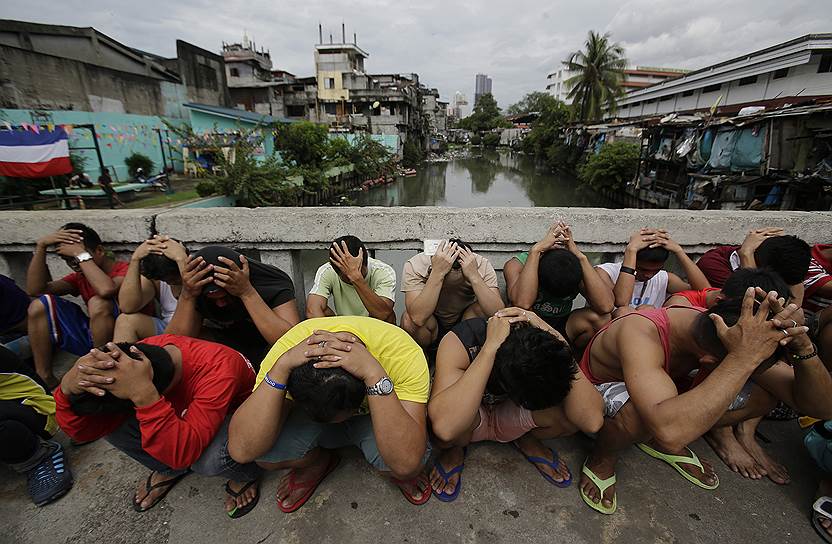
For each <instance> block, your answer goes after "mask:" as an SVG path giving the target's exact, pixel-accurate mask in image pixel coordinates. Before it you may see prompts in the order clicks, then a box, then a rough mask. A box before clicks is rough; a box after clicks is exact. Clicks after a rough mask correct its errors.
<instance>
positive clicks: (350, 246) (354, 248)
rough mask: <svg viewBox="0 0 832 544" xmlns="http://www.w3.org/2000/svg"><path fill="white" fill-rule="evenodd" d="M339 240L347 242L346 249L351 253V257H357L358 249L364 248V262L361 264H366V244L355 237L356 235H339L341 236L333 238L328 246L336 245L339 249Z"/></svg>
mask: <svg viewBox="0 0 832 544" xmlns="http://www.w3.org/2000/svg"><path fill="white" fill-rule="evenodd" d="M341 242H344V243H345V244H347V251H349V252H350V255H352V256H353V257H358V251H359V250H361V249H363V250H364V262H363V263H362V264H363V265H364V266H367V258H368V257H369V256H368V255H367V246H365V245H364V242H362V241H361V240H359V239H358V237H356V236H352V235H347V236H341V237H339V238H336V239H335V240H333V241H332V243H331V244H330V247H332V246H338V249H341Z"/></svg>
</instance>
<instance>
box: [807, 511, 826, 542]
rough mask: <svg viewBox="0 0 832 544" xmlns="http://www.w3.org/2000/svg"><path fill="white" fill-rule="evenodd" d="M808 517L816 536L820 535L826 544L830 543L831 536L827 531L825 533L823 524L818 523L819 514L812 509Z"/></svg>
mask: <svg viewBox="0 0 832 544" xmlns="http://www.w3.org/2000/svg"><path fill="white" fill-rule="evenodd" d="M809 517H810V518H811V519H812V527H814V528H815V531H816V532H817V533H818V536H820V537H821V538H822V539H823V541H824V542H826V543H827V544H832V537H830V536H829V533H827V532H826V529H824V528H823V525H821V524H820V517H821V516H820V514H818V513H817V512H815V511H814V510H812V512H811V513H810V514H809Z"/></svg>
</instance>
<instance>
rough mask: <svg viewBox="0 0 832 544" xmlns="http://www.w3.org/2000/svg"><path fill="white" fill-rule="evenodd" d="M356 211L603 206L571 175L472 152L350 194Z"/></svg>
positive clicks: (530, 161)
mask: <svg viewBox="0 0 832 544" xmlns="http://www.w3.org/2000/svg"><path fill="white" fill-rule="evenodd" d="M350 197H351V200H352V203H353V204H354V205H358V206H449V207H459V208H478V207H490V206H509V207H543V206H575V207H608V206H609V203H608V202H606V201H605V200H604V199H602V197H600V196H599V195H597V194H596V193H595V192H593V191H591V190H588V189H585V188H581V187H579V182H578V180H577V179H575V178H574V177H573V176H570V175H567V174H563V173H553V172H550V171H549V170H548V169H547V168H546V167H545V166H543V165H536V164H535V161H534V158H533V157H530V156H528V155H522V154H519V153H512V152H510V151H504V150H499V151H498V150H474V151H472V154H471V156H469V157H466V158H460V159H454V160H451V161H449V162H435V163H423V164H422V165H421V166H419V168H418V169H417V174H416V175H415V176H413V177H406V178H398V179H397V180H396V181H394V182H393V183H391V184H389V185H382V186H377V187H373V188H371V189H368V190H367V191H362V192H360V193H353V194H351V195H350Z"/></svg>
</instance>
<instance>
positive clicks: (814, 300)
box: [803, 244, 832, 317]
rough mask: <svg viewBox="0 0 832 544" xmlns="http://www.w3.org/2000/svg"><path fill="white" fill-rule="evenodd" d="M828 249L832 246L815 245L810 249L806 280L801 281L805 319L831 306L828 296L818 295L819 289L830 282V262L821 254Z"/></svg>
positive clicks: (831, 270)
mask: <svg viewBox="0 0 832 544" xmlns="http://www.w3.org/2000/svg"><path fill="white" fill-rule="evenodd" d="M829 249H832V244H817V245H815V246H814V247H812V260H811V262H810V263H809V271H808V272H807V273H806V279H805V280H803V287H805V289H806V294H805V295H804V296H803V310H804V312H805V313H806V317H810V316H811V315H814V314H815V313H817V312H819V311H821V310H823V309H824V308H826V307H827V306H829V305H830V304H832V298H830V297H829V296H828V295H827V296H821V295H820V294H818V291H819V290H820V288H821V287H823V286H824V285H826V284H827V283H829V282H830V281H832V262H830V261H829V260H828V259H827V258H826V257H824V255H823V253H822V252H823V251H825V250H829Z"/></svg>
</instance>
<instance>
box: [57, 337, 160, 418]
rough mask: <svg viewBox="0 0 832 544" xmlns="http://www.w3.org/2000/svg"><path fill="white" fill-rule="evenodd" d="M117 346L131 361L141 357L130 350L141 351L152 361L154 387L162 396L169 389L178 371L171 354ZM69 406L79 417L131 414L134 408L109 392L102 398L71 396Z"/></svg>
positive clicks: (125, 344)
mask: <svg viewBox="0 0 832 544" xmlns="http://www.w3.org/2000/svg"><path fill="white" fill-rule="evenodd" d="M116 345H117V346H118V347H119V349H121V351H122V352H123V353H124V354H125V355H127V356H128V357H130V358H131V359H135V360H139V357H138V356H137V355H136V354H134V353H133V352H131V351H130V348H131V347H132V346H134V345H135V346H136V348H138V349H139V351H141V352H142V353H144V355H145V357H147V358H148V359H150V365H151V366H152V367H153V386H154V387H155V388H156V391H158V392H159V393H160V394H161V393H162V392H164V390H165V389H167V388H168V386H169V385H170V383H171V382H172V381H173V375H174V373H175V371H176V369H175V367H174V365H173V360H172V359H171V358H170V354H169V353H168V352H167V351H165V348H163V347H161V346H151V345H150V344H130V343H129V342H119V343H117V344H116ZM98 349H99V350H101V351H104V352H106V351H109V350H108V349H107V346H101V347H100V348H98ZM69 405H70V408H71V409H72V411H73V412H75V413H76V414H78V415H79V416H88V415H95V414H114V413H122V412H129V411H131V410H133V408H134V406H133V403H132V402H130V401H129V400H127V399H120V398H118V397H116V396H115V395H113V394H112V393H110V392H109V391H108V392H107V393H105V394H104V395H103V396H101V397H99V396H96V395H92V394H90V393H80V394H77V395H70V396H69Z"/></svg>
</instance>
